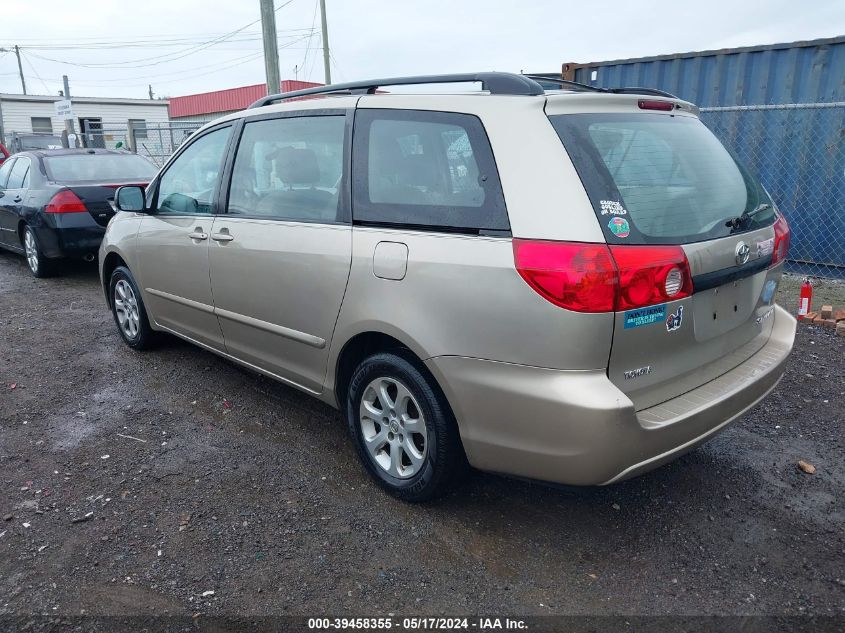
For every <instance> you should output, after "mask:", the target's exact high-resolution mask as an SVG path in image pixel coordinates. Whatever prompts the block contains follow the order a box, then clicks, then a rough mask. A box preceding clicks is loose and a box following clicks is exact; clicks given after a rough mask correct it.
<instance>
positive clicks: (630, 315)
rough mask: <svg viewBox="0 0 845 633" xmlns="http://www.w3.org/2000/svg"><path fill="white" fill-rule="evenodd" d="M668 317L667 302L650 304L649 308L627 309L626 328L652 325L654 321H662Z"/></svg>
mask: <svg viewBox="0 0 845 633" xmlns="http://www.w3.org/2000/svg"><path fill="white" fill-rule="evenodd" d="M665 318H666V304H665V303H664V304H661V305H659V306H648V307H647V308H637V309H636V310H626V311H625V329H626V330H630V329H631V328H634V327H642V326H644V325H651V324H652V323H662V322H663V320H664V319H665Z"/></svg>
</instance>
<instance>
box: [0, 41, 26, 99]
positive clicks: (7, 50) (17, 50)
mask: <svg viewBox="0 0 845 633" xmlns="http://www.w3.org/2000/svg"><path fill="white" fill-rule="evenodd" d="M14 51H15V56H16V57H17V58H18V73H20V76H21V88H22V89H23V93H24V94H26V81H25V80H24V78H23V66H21V49H20V48H19V47H18V45H17V44H16V45H15V48H14ZM11 52H12V49H11V48H0V53H11Z"/></svg>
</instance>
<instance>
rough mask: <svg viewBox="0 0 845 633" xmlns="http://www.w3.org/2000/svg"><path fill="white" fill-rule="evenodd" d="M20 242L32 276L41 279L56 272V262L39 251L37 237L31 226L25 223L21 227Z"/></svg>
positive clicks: (39, 246) (39, 245)
mask: <svg viewBox="0 0 845 633" xmlns="http://www.w3.org/2000/svg"><path fill="white" fill-rule="evenodd" d="M21 242H22V244H23V249H24V255H25V257H26V264H27V266H28V267H29V272H31V273H32V275H33V277H38V278H39V279H43V278H45V277H52V276H53V275H55V274H56V262H55V261H54V260H51V259H47V258H46V257H45V256H44V253H43V252H42V251H41V244H39V243H38V237H37V236H36V235H35V231H33V230H32V227H30V226H28V225H27V226H25V227H24V228H23V235H22V236H21Z"/></svg>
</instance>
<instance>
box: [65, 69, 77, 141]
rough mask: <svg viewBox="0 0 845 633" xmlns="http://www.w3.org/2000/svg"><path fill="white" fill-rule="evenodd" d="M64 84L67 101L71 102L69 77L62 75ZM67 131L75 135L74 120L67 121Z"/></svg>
mask: <svg viewBox="0 0 845 633" xmlns="http://www.w3.org/2000/svg"><path fill="white" fill-rule="evenodd" d="M62 83H64V85H65V99H67V100H68V101H70V84H69V83H68V80H67V75H62ZM65 129H66V130H67V133H68V134H73V133H74V130H73V119H65Z"/></svg>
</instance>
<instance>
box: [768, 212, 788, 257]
mask: <svg viewBox="0 0 845 633" xmlns="http://www.w3.org/2000/svg"><path fill="white" fill-rule="evenodd" d="M774 228H775V250H774V252H773V253H772V266H775V265H776V264H780V263H781V262H782V261H783V260H785V259H786V255H787V253H788V252H789V241H790V238H791V237H792V232H791V231H790V230H789V224H788V223H787V221H786V218H785V217H783V216H782V215H781V214H780V213H778V219H777V220H775V226H774Z"/></svg>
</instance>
